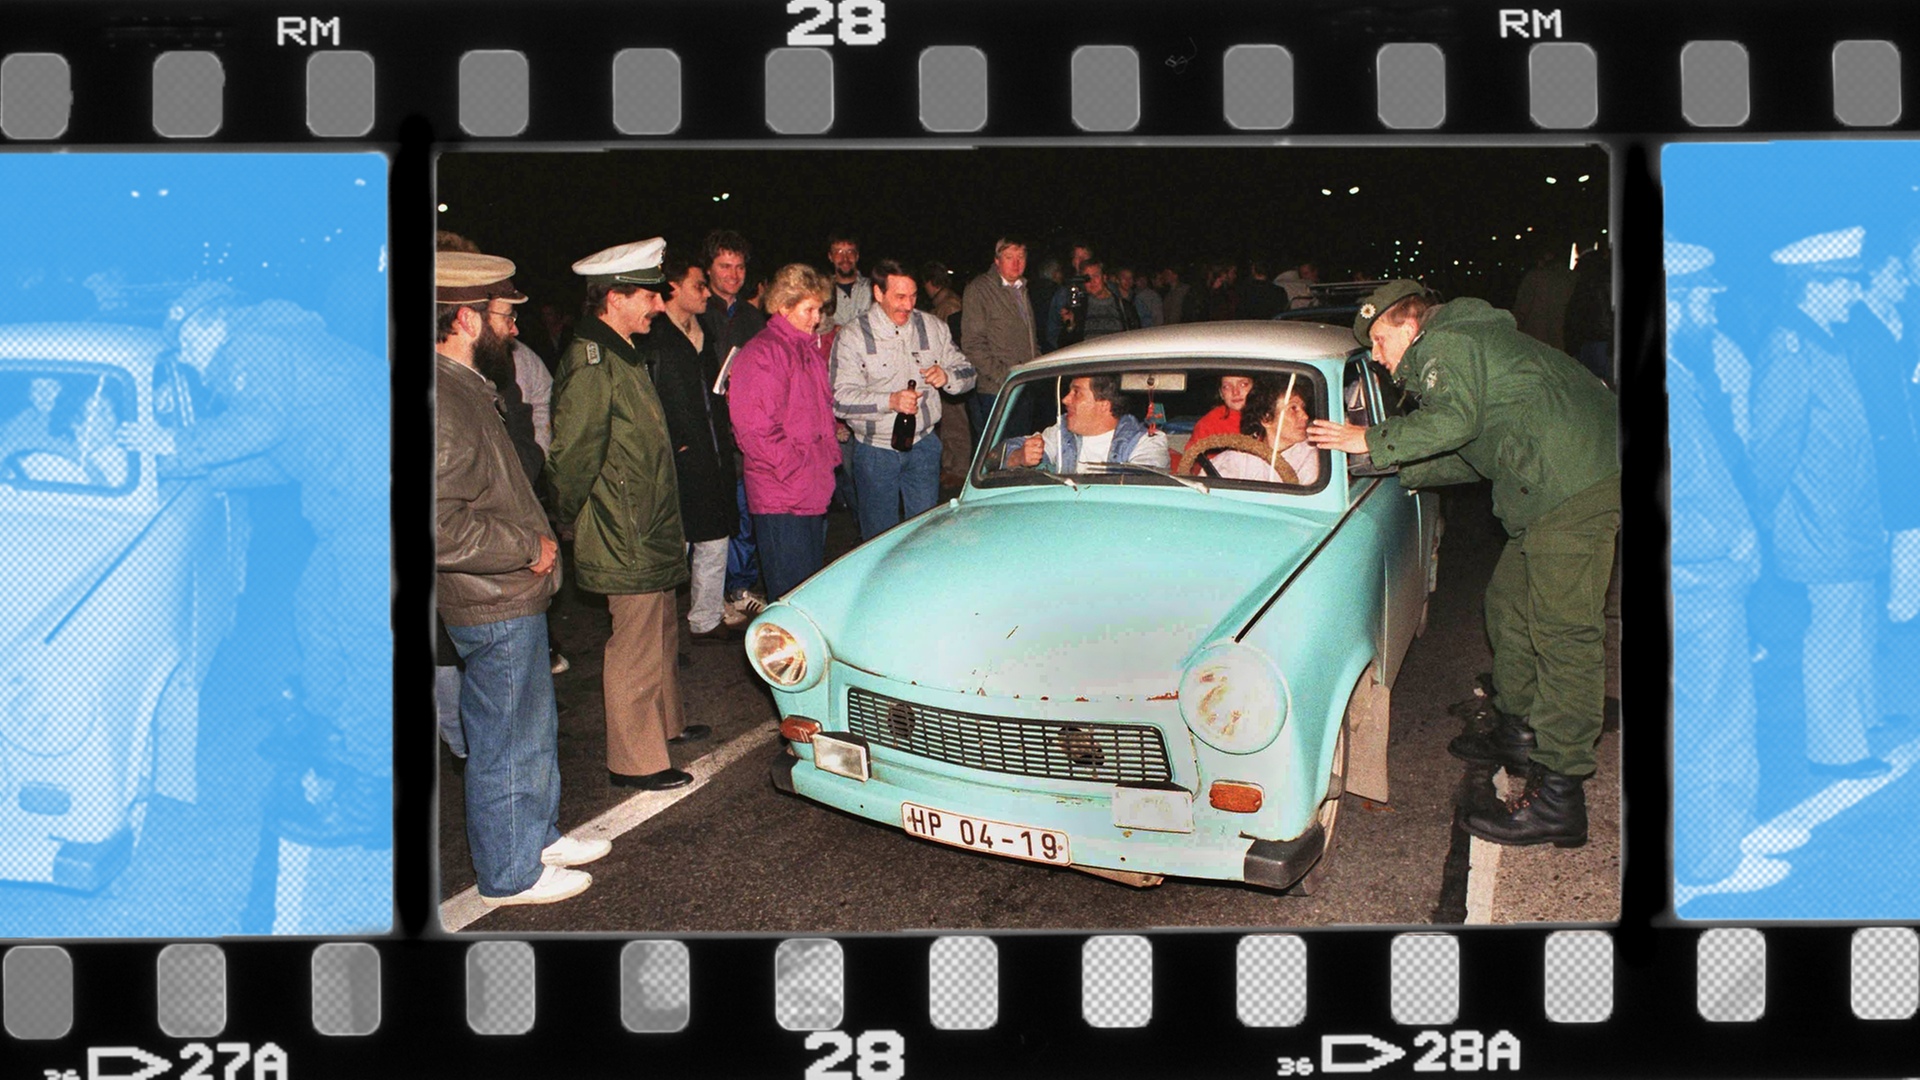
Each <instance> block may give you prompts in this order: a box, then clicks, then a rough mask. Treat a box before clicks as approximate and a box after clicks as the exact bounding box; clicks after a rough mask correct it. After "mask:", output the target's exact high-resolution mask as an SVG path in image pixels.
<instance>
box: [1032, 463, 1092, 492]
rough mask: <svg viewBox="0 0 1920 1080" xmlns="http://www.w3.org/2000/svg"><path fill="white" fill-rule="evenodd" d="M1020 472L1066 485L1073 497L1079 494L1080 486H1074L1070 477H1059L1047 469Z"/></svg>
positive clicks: (1059, 475)
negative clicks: (1071, 491) (1071, 490)
mask: <svg viewBox="0 0 1920 1080" xmlns="http://www.w3.org/2000/svg"><path fill="white" fill-rule="evenodd" d="M1022 471H1023V472H1027V473H1028V474H1029V475H1039V476H1044V477H1046V478H1047V479H1049V480H1053V481H1055V482H1057V483H1062V484H1065V485H1067V486H1068V487H1070V488H1072V489H1073V493H1074V494H1075V495H1078V494H1080V485H1079V484H1076V483H1074V481H1073V477H1071V476H1063V475H1061V474H1060V473H1057V472H1051V471H1049V470H1047V469H1031V470H1022Z"/></svg>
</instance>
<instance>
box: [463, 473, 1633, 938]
mask: <svg viewBox="0 0 1920 1080" xmlns="http://www.w3.org/2000/svg"><path fill="white" fill-rule="evenodd" d="M1444 498H1445V500H1446V505H1445V511H1446V514H1447V520H1448V526H1447V533H1446V536H1445V539H1444V541H1443V543H1442V549H1441V568H1440V587H1439V591H1438V592H1437V593H1435V594H1434V596H1433V603H1432V609H1431V612H1430V619H1429V626H1428V630H1427V633H1426V634H1425V635H1424V636H1423V637H1422V638H1420V639H1419V640H1417V641H1415V642H1414V644H1413V647H1412V649H1411V650H1410V651H1409V653H1408V655H1407V659H1406V663H1405V665H1404V666H1403V668H1402V670H1401V673H1400V677H1399V681H1398V682H1397V684H1396V685H1395V687H1394V691H1393V728H1392V739H1391V742H1390V745H1389V771H1390V776H1391V784H1392V801H1391V803H1390V804H1384V805H1383V804H1376V803H1371V802H1368V801H1366V800H1363V799H1359V798H1357V797H1355V796H1352V795H1349V796H1347V798H1348V805H1347V806H1346V808H1345V812H1344V813H1343V815H1342V819H1341V825H1340V829H1341V835H1340V839H1339V843H1338V853H1337V857H1338V859H1339V864H1338V869H1337V870H1336V872H1335V873H1334V875H1333V877H1332V880H1331V883H1330V887H1329V888H1327V889H1326V890H1324V891H1323V892H1322V893H1321V895H1319V896H1315V897H1312V898H1308V897H1299V896H1290V895H1280V894H1276V893H1273V892H1269V891H1266V890H1261V889H1257V888H1253V887H1248V886H1243V885H1238V884H1220V883H1211V882H1198V881H1188V880H1180V879H1169V880H1167V881H1166V883H1165V884H1162V885H1159V886H1157V887H1153V888H1147V889H1136V888H1133V887H1130V886H1127V885H1121V884H1117V883H1115V882H1111V881H1107V880H1104V879H1101V878H1095V877H1092V876H1089V875H1086V874H1081V873H1079V872H1077V871H1074V870H1071V869H1061V868H1054V867H1045V866H1039V865H1035V864H1031V863H1026V862H1020V861H1015V860H1012V859H1003V858H999V857H996V856H992V855H988V854H981V853H974V852H968V851H962V850H959V849H955V848H951V847H946V846H942V845H937V844H934V843H931V842H928V841H922V840H917V839H914V838H911V837H908V836H907V835H906V834H905V833H903V832H902V831H900V830H899V829H893V828H887V827H884V826H881V825H877V824H874V823H872V822H869V821H866V820H864V819H860V818H855V817H852V816H850V815H847V814H843V813H841V812H839V811H836V810H832V809H829V808H827V807H824V806H820V805H818V804H815V803H812V802H808V801H806V800H804V799H800V798H797V797H794V796H789V795H783V794H781V793H780V792H778V791H776V790H775V789H774V788H773V786H772V784H771V783H770V781H769V780H768V765H769V763H770V761H771V760H772V758H773V756H774V755H775V754H776V753H778V752H780V741H779V739H778V736H777V735H776V734H775V733H774V730H773V729H774V725H775V724H776V722H777V713H776V711H775V709H774V706H773V702H772V700H771V697H770V695H769V694H768V692H767V691H766V690H765V689H764V687H763V685H762V684H761V682H760V680H759V679H758V678H757V677H756V676H755V675H754V674H753V673H752V672H751V670H750V669H749V668H748V665H747V661H746V658H745V656H744V654H743V651H742V649H741V648H740V646H739V644H738V643H737V642H736V643H731V644H728V645H725V646H720V645H708V644H704V643H703V644H700V645H692V644H690V643H689V642H688V641H687V639H684V638H683V640H682V645H681V649H682V651H683V652H684V653H686V654H687V655H688V656H689V658H690V661H689V663H688V664H687V665H686V666H684V667H683V668H682V669H681V689H682V693H683V694H684V696H685V698H686V701H687V705H688V714H689V719H690V722H695V723H708V724H712V725H713V726H714V729H715V731H714V735H713V738H712V739H710V740H708V741H705V742H701V743H694V744H689V745H685V746H679V747H673V748H672V750H673V757H674V763H675V765H676V766H677V767H680V768H689V769H691V770H692V771H693V772H694V773H695V775H696V777H697V780H696V783H695V785H694V786H692V787H690V788H686V789H682V790H681V791H677V792H667V793H643V794H639V795H634V794H632V793H630V792H627V791H624V790H622V789H615V788H612V787H610V786H609V785H608V784H607V782H606V766H605V759H604V751H605V733H604V728H603V724H604V718H603V715H602V713H601V709H600V689H599V688H600V650H601V647H602V645H603V644H604V642H605V640H606V636H607V634H608V632H609V623H608V617H607V614H606V611H605V607H604V604H603V603H601V604H596V603H595V602H594V601H595V599H596V598H594V597H591V596H586V595H582V596H577V597H567V598H563V601H562V602H561V603H560V604H559V605H558V606H557V607H556V610H555V623H554V625H555V628H556V634H557V636H558V637H559V639H560V640H561V641H562V642H564V645H565V649H566V652H567V655H568V656H569V657H570V659H571V660H572V663H573V667H572V670H571V671H569V672H567V673H565V674H563V675H561V676H558V677H557V679H556V693H557V695H558V697H559V700H560V704H561V709H562V712H561V719H560V753H561V776H562V795H561V822H560V824H561V828H562V829H563V830H568V831H574V830H581V829H583V827H587V826H589V823H597V824H594V825H593V826H592V830H591V831H593V832H594V833H595V834H596V835H606V834H611V833H615V832H617V833H618V835H615V836H614V839H613V843H614V850H613V853H612V854H611V855H609V856H608V857H607V858H605V859H602V860H601V861H599V862H597V863H594V864H592V865H591V866H589V867H587V868H586V869H588V870H589V871H590V872H591V873H592V874H593V876H594V885H593V887H592V888H591V889H589V890H588V891H587V892H586V893H584V894H582V895H581V896H579V897H576V898H573V899H570V900H567V901H563V902H561V903H557V904H550V905H539V906H515V907H505V908H499V909H495V910H492V911H487V910H486V909H484V908H482V907H480V905H479V904H478V902H477V900H476V898H475V894H474V893H473V892H472V890H471V886H472V884H473V880H474V874H473V870H472V867H471V864H470V862H469V858H468V853H467V847H466V840H465V834H464V823H463V819H462V798H461V787H460V776H461V768H462V765H463V763H461V762H460V761H459V760H458V759H456V758H454V757H453V756H452V754H451V753H449V752H447V751H446V750H445V749H444V747H443V748H442V751H441V768H440V785H441V787H440V792H439V798H438V805H439V808H440V823H439V836H440V873H441V896H442V899H443V902H442V908H441V913H442V919H443V922H444V923H445V924H446V925H447V926H449V927H450V928H454V929H461V928H470V929H473V930H476V931H485V932H489V933H516V932H531V931H593V932H663V933H695V932H703V931H737V932H739V931H744V932H759V933H849V932H866V931H889V930H928V929H943V930H944V929H968V928H976V929H1109V928H1142V927H1244V926H1274V925H1286V926H1320V925H1335V924H1349V925H1351V924H1395V925H1406V924H1427V923H1433V922H1458V921H1462V920H1463V919H1464V918H1465V917H1467V915H1468V912H1467V910H1466V907H1465V905H1464V897H1465V894H1466V891H1467V890H1466V881H1465V880H1464V878H1465V875H1466V866H1467V864H1468V861H1469V860H1468V859H1467V858H1466V846H1465V844H1464V840H1463V839H1462V838H1459V834H1457V832H1456V830H1455V828H1454V824H1453V823H1454V818H1455V804H1456V800H1458V799H1460V798H1463V797H1474V798H1492V797H1493V795H1492V788H1491V786H1490V785H1489V784H1488V782H1487V781H1488V774H1489V773H1490V772H1491V770H1481V771H1479V772H1477V773H1476V772H1474V771H1473V770H1471V769H1469V768H1468V767H1466V766H1464V765H1463V764H1462V763H1461V762H1459V761H1457V760H1455V759H1454V758H1452V757H1451V756H1449V755H1448V754H1447V753H1446V749H1445V747H1446V742H1447V740H1448V739H1449V738H1451V737H1452V736H1453V735H1455V734H1457V733H1458V732H1459V731H1460V730H1461V722H1460V721H1459V720H1457V719H1455V718H1454V717H1452V716H1449V715H1448V713H1447V706H1448V705H1449V704H1450V703H1453V702H1456V701H1459V700H1461V699H1463V698H1466V697H1468V696H1470V695H1471V693H1472V688H1473V680H1474V675H1475V673H1477V672H1480V671H1484V670H1486V669H1487V668H1488V666H1489V663H1490V659H1491V658H1490V654H1489V652H1488V649H1487V645H1486V640H1485V635H1484V632H1483V628H1482V619H1481V615H1480V607H1481V596H1482V591H1483V589H1484V587H1485V584H1486V581H1487V579H1488V577H1489V575H1490V574H1491V572H1492V569H1493V561H1494V559H1495V558H1496V557H1497V556H1498V553H1499V548H1500V544H1501V543H1502V542H1503V541H1504V538H1505V537H1504V533H1503V532H1502V531H1501V530H1500V526H1499V523H1498V522H1497V521H1496V520H1495V519H1494V518H1493V516H1492V514H1491V510H1490V505H1489V495H1488V489H1487V488H1486V487H1485V486H1484V485H1481V486H1476V487H1466V488H1453V489H1446V492H1445V495H1444ZM855 534H856V526H855V524H854V522H853V520H852V518H851V516H850V515H847V514H845V513H841V512H836V513H835V514H833V515H832V517H831V518H830V521H829V526H828V552H829V556H830V557H831V556H833V555H836V554H838V553H841V552H844V551H845V550H847V549H849V548H850V547H851V546H852V543H853V541H854V540H855V539H856V535H855ZM1616 595H1617V588H1616ZM685 604H686V599H685V596H684V595H683V596H682V598H681V610H682V611H683V612H684V610H685ZM1610 611H1612V612H1617V611H1618V605H1617V601H1616V602H1615V603H1614V604H1613V605H1611V606H1610ZM684 625H685V624H684V620H683V622H682V626H683V627H684ZM1610 630H1611V632H1610V633H1609V635H1608V640H1609V660H1610V664H1609V667H1610V671H1609V692H1610V693H1616V694H1617V693H1618V689H1619V683H1618V673H1617V670H1616V669H1617V642H1618V625H1617V619H1616V620H1613V625H1612V626H1611V627H1610ZM1607 739H1608V740H1609V742H1608V743H1606V744H1603V759H1602V760H1603V763H1604V762H1607V761H1613V762H1617V761H1618V755H1617V745H1615V744H1617V739H1618V735H1617V734H1610V735H1608V736H1607ZM1618 784H1619V776H1618V769H1617V766H1616V767H1611V768H1609V767H1608V766H1606V765H1605V764H1603V771H1602V773H1601V774H1600V777H1599V779H1597V780H1596V781H1594V782H1593V783H1592V784H1590V785H1589V789H1590V792H1591V793H1592V795H1591V796H1590V801H1591V802H1592V803H1593V805H1594V808H1595V816H1594V822H1593V835H1594V839H1593V841H1592V842H1591V843H1589V844H1588V846H1587V847H1586V848H1582V849H1578V850H1577V851H1561V850H1560V849H1552V848H1543V849H1539V850H1538V851H1534V850H1532V849H1529V851H1528V854H1529V855H1530V856H1531V857H1532V858H1533V859H1535V860H1540V861H1543V862H1544V863H1545V865H1548V866H1549V867H1551V868H1552V871H1551V872H1546V873H1539V872H1535V873H1529V874H1528V875H1527V879H1526V884H1525V890H1524V894H1523V895H1521V896H1518V897H1516V898H1515V899H1516V900H1517V901H1518V902H1513V903H1507V904H1505V905H1496V910H1495V912H1494V914H1493V920H1492V921H1506V920H1508V919H1512V918H1514V917H1515V915H1514V913H1515V912H1524V914H1525V917H1527V918H1537V919H1547V920H1553V921H1588V920H1608V919H1613V918H1616V917H1617V914H1618V909H1619V885H1618V882H1619V864H1620V860H1619V830H1618V813H1619V805H1620V800H1619V798H1618ZM1603 785H1610V786H1611V790H1610V791H1607V790H1600V791H1595V790H1594V789H1595V788H1598V787H1601V786H1603ZM1463 792H1466V793H1469V794H1467V795H1463ZM1457 841H1458V842H1457ZM1450 853H1453V854H1454V858H1452V859H1451V860H1450V859H1449V854H1450ZM1547 853H1551V854H1547ZM1483 884H1488V885H1490V884H1491V883H1483ZM1480 907H1481V908H1482V909H1483V910H1482V911H1481V913H1480V915H1481V917H1482V918H1485V917H1486V912H1485V911H1484V908H1485V904H1484V903H1482V904H1481V905H1480Z"/></svg>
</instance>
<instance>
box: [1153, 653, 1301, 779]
mask: <svg viewBox="0 0 1920 1080" xmlns="http://www.w3.org/2000/svg"><path fill="white" fill-rule="evenodd" d="M1291 705H1292V690H1291V689H1290V688H1289V687H1288V686H1287V681H1286V678H1285V677H1284V676H1282V675H1281V673H1280V669H1279V667H1277V666H1276V665H1275V664H1274V662H1273V661H1272V659H1270V658H1269V657H1268V656H1267V654H1266V653H1263V652H1261V651H1260V650H1258V649H1255V648H1253V647H1252V646H1250V645H1241V644H1239V643H1237V642H1232V641H1227V642H1221V643H1220V644H1218V645H1209V646H1208V647H1206V648H1205V649H1202V650H1200V654H1199V655H1198V656H1195V657H1194V658H1193V663H1191V664H1189V665H1188V666H1187V670H1186V673H1185V674H1184V675H1182V676H1181V677H1180V716H1181V718H1182V719H1184V720H1185V721H1186V722H1187V727H1188V728H1189V729H1191V730H1192V731H1193V733H1194V734H1195V735H1196V736H1198V737H1199V739H1200V741H1201V742H1203V743H1206V744H1207V745H1208V746H1211V747H1213V748H1214V749H1215V750H1220V751H1223V752H1225V753H1229V754H1251V753H1254V752H1255V751H1258V750H1263V749H1265V748H1266V747H1267V745H1268V744H1269V743H1271V742H1273V740H1274V738H1275V737H1276V736H1278V735H1279V734H1280V725H1281V724H1283V723H1285V722H1286V719H1287V713H1288V711H1289V708H1290V706H1291Z"/></svg>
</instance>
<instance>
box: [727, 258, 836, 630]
mask: <svg viewBox="0 0 1920 1080" xmlns="http://www.w3.org/2000/svg"><path fill="white" fill-rule="evenodd" d="M827 289H828V286H827V280H826V278H824V277H822V276H821V275H820V273H819V271H817V270H815V269H813V268H812V267H810V266H807V265H806V264H804V263H793V264H791V265H788V266H783V267H781V268H780V271H779V272H778V273H776V274H774V275H773V279H772V280H771V281H770V282H768V284H767V293H766V303H767V312H768V314H769V315H770V316H772V317H771V318H769V319H768V320H767V325H766V328H765V329H763V330H761V331H760V332H759V333H758V334H755V335H754V336H753V339H752V340H750V341H748V342H747V343H746V344H745V345H743V346H741V348H740V354H739V355H738V356H735V357H734V358H733V370H732V373H731V375H730V376H729V385H728V389H727V411H728V414H729V415H730V416H731V417H732V419H733V436H734V440H735V441H736V442H737V443H739V446H740V455H741V458H742V460H743V463H744V470H745V474H746V484H747V512H748V513H750V514H752V515H753V529H754V535H755V536H756V537H757V538H758V540H759V544H760V570H761V573H762V574H764V575H765V577H766V582H767V598H768V599H769V600H772V599H775V598H777V597H779V596H781V595H783V594H784V593H786V592H787V591H788V590H789V589H792V588H793V587H794V586H796V585H798V584H800V583H801V582H802V581H805V580H806V579H807V578H808V577H810V576H811V575H812V574H813V572H814V571H816V570H818V569H820V567H821V566H822V565H824V564H825V563H826V557H827V503H828V501H829V500H831V499H832V497H833V469H834V466H836V465H838V464H840V442H839V440H838V439H836V438H835V437H834V431H833V391H832V388H831V386H830V384H829V383H828V380H827V361H826V357H825V356H824V355H823V354H822V353H821V351H820V347H819V344H818V342H817V341H816V339H815V337H814V332H815V330H817V329H818V327H819V324H820V305H821V304H823V303H825V302H826V299H827Z"/></svg>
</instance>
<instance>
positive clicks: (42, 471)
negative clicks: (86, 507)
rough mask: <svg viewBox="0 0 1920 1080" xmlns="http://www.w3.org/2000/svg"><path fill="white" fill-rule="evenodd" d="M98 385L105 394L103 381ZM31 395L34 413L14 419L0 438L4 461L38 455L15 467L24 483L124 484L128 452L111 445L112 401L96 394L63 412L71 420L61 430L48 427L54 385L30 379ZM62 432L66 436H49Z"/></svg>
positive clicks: (56, 392) (54, 397)
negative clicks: (4, 456) (62, 430)
mask: <svg viewBox="0 0 1920 1080" xmlns="http://www.w3.org/2000/svg"><path fill="white" fill-rule="evenodd" d="M101 385H102V388H104V386H105V380H104V378H103V379H102V383H101ZM32 393H33V406H34V407H33V410H32V411H30V412H28V413H23V414H21V415H20V416H17V417H15V418H14V420H13V422H12V423H9V424H8V425H7V428H6V431H5V433H4V436H0V437H4V439H5V446H6V450H5V453H6V455H7V456H11V455H13V454H16V453H23V452H27V451H39V452H38V453H28V454H27V456H25V457H23V458H22V459H21V461H20V462H19V469H20V472H21V473H22V474H23V475H25V476H26V478H27V479H29V480H36V481H40V482H43V483H60V484H85V485H90V486H94V487H116V488H117V487H119V486H120V485H121V484H123V483H125V482H126V479H127V451H126V450H124V449H122V448H121V447H120V446H119V444H118V443H116V442H115V441H114V430H115V428H116V427H117V426H118V423H119V422H118V420H117V419H116V417H115V415H114V408H113V402H112V401H111V400H109V399H107V398H106V397H104V396H102V395H101V394H100V393H98V392H96V393H95V394H94V395H93V396H92V397H90V398H88V399H86V400H85V401H84V402H82V403H81V404H80V405H79V406H78V407H77V408H75V409H68V410H66V411H67V412H68V413H69V414H70V415H71V417H72V419H71V420H70V421H69V422H68V423H66V424H64V425H60V424H55V423H54V422H53V414H54V413H55V411H57V406H56V402H57V401H58V399H59V395H60V383H59V381H58V380H55V379H35V380H33V384H32ZM43 409H44V411H42V410H43ZM62 426H64V427H65V428H66V431H67V433H66V434H65V435H53V434H52V432H53V431H55V430H58V429H59V428H60V427H62ZM16 439H18V440H19V441H18V443H17V444H16V442H15V440H16Z"/></svg>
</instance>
